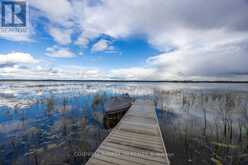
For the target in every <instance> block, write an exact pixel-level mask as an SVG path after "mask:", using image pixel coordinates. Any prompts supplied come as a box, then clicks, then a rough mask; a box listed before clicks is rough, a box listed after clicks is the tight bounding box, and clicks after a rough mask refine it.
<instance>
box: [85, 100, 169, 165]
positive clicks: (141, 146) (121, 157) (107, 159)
mask: <svg viewBox="0 0 248 165" xmlns="http://www.w3.org/2000/svg"><path fill="white" fill-rule="evenodd" d="M105 164H108V165H153V164H154V165H169V164H170V162H169V160H168V156H167V152H166V149H165V146H164V141H163V138H162V135H161V131H160V127H159V123H158V119H157V115H156V112H155V105H154V102H153V101H151V100H141V99H139V100H136V101H135V103H134V105H133V106H132V107H131V108H130V109H129V110H128V112H127V113H126V114H125V116H124V117H123V118H122V119H121V121H120V122H119V123H118V124H117V126H116V127H115V128H114V129H113V130H112V131H111V133H110V134H109V135H108V137H107V138H106V139H105V140H104V141H103V142H102V144H101V145H100V146H99V147H98V149H97V150H96V152H95V153H94V154H93V155H92V157H91V158H90V159H89V161H88V162H87V165H105Z"/></svg>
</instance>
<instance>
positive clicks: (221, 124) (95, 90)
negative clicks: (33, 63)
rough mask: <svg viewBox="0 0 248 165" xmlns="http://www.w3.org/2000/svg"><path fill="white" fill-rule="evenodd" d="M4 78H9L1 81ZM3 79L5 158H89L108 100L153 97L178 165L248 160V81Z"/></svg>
mask: <svg viewBox="0 0 248 165" xmlns="http://www.w3.org/2000/svg"><path fill="white" fill-rule="evenodd" d="M1 83H4V82H1ZM229 86H230V85H229V84H228V88H226V87H225V85H223V84H221V86H220V85H214V84H201V85H199V84H181V85H178V84H176V85H174V84H168V83H157V84H153V83H144V84H141V83H104V82H103V83H93V82H92V83H90V82H85V83H80V82H79V83H70V82H66V83H58V82H57V83H56V82H29V83H27V82H26V83H21V82H18V83H15V82H11V83H9V84H8V83H7V82H5V84H4V85H2V84H0V164H6V165H12V164H17V165H18V164H34V165H47V164H52V163H56V164H72V165H76V164H84V163H85V162H86V161H87V160H88V158H89V157H90V156H91V154H92V152H94V151H95V149H96V148H97V147H98V146H99V144H100V143H101V142H102V141H103V139H104V138H105V137H106V136H107V135H108V133H109V132H110V131H111V130H107V129H105V128H104V123H103V113H104V103H105V102H106V100H108V98H110V97H112V96H115V95H122V94H125V93H128V94H129V95H130V96H132V97H133V98H151V99H154V101H155V102H156V105H157V110H158V111H157V112H158V117H159V121H160V125H161V131H162V133H163V136H164V140H165V143H166V148H167V151H168V153H169V158H170V160H171V161H172V164H196V165H198V164H216V165H221V164H225V165H229V164H234V165H236V164H241V165H243V164H247V163H248V162H247V161H248V124H247V123H248V112H247V111H248V101H247V100H248V90H247V91H246V90H245V89H248V88H247V87H248V85H246V84H242V85H240V84H233V85H232V86H231V87H229Z"/></svg>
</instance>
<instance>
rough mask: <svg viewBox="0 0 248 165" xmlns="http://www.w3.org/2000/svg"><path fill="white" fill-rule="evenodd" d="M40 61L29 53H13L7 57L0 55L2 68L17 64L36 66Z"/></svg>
mask: <svg viewBox="0 0 248 165" xmlns="http://www.w3.org/2000/svg"><path fill="white" fill-rule="evenodd" d="M38 62H39V61H38V60H36V59H34V58H33V56H32V55H30V54H28V53H21V52H13V53H9V54H5V55H0V66H8V65H15V64H36V63H38Z"/></svg>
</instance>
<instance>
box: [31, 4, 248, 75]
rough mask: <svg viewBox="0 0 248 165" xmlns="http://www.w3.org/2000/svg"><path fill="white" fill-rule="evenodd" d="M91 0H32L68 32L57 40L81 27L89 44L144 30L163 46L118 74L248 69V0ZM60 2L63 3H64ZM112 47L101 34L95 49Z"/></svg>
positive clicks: (228, 72) (213, 72)
mask: <svg viewBox="0 0 248 165" xmlns="http://www.w3.org/2000/svg"><path fill="white" fill-rule="evenodd" d="M88 2H89V1H75V0H74V1H69V0H54V1H48V0H42V1H37V0H31V4H32V5H33V6H35V7H36V8H38V9H40V11H41V12H42V13H43V14H44V15H45V16H46V17H47V18H48V19H49V20H50V21H51V24H52V25H53V24H56V25H57V24H59V27H61V29H62V32H61V33H63V34H59V35H54V36H53V37H54V38H56V36H59V37H57V39H55V40H57V42H60V43H62V44H67V43H70V42H69V39H68V36H71V33H70V34H69V33H67V34H66V36H67V37H61V36H63V35H64V34H65V33H64V31H63V30H65V29H71V30H72V29H76V32H77V33H80V34H82V35H81V36H80V37H79V38H78V40H77V41H76V42H74V43H75V44H78V45H83V46H87V45H88V43H89V41H90V40H91V39H93V38H96V37H98V36H99V35H101V34H105V35H109V36H111V37H113V38H115V39H122V38H128V37H129V36H135V35H136V34H143V35H144V36H146V38H147V41H148V42H149V43H150V44H151V45H153V46H154V47H155V48H157V49H158V50H160V51H161V52H163V53H161V54H160V55H157V56H155V57H152V58H149V59H148V60H147V65H148V66H146V67H143V68H140V69H133V68H129V69H130V70H132V72H133V73H129V74H128V75H124V74H123V73H125V71H123V70H122V69H120V70H118V72H117V71H115V72H113V73H112V74H115V73H116V75H118V73H122V74H121V75H123V76H124V77H133V78H134V77H135V76H137V77H138V78H142V77H147V76H148V77H153V78H158V77H159V79H167V78H170V79H175V78H176V79H179V78H182V77H183V78H185V77H195V76H196V77H198V76H199V77H203V76H207V77H208V76H209V77H210V76H214V77H219V75H222V76H227V77H228V76H231V75H232V74H236V75H241V74H246V73H247V69H246V68H247V67H246V64H247V56H246V52H247V47H246V46H245V45H247V44H248V39H247V38H248V32H247V30H248V23H247V18H248V12H247V11H248V5H247V1H245V0H235V1H233V0H218V1H216V0H209V1H208V2H206V1H204V0H187V1H183V2H182V1H181V0H166V1H165V0H154V1H152V2H151V1H150V0H134V1H129V0H118V1H116V0H106V1H101V2H100V3H98V4H97V5H88V4H89V3H88ZM57 4H60V8H58V9H57ZM55 9H56V10H55ZM210 9H211V10H210ZM60 37H61V38H60ZM70 41H71V40H70ZM63 42H64V43H63ZM106 49H109V44H108V43H107V42H106V41H101V40H100V41H99V42H97V43H96V44H95V45H94V46H93V47H92V52H97V51H104V50H106ZM171 50H173V52H170V51H171ZM168 52H170V53H168ZM147 68H148V70H152V72H150V71H149V72H147V71H145V72H144V75H143V76H142V72H141V71H140V70H142V69H145V70H146V69H147ZM130 70H126V71H128V72H131V71H130ZM136 73H137V74H136ZM149 74H150V75H149Z"/></svg>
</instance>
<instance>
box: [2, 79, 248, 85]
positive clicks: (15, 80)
mask: <svg viewBox="0 0 248 165" xmlns="http://www.w3.org/2000/svg"><path fill="white" fill-rule="evenodd" d="M18 81H19V82H27V81H29V82H120V83H122V82H123V83H125V82H133V83H235V84H246V83H248V81H197V80H164V81H155V80H56V79H54V80H53V79H47V80H46V79H44V80H42V79H41V80H28V79H0V82H18Z"/></svg>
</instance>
